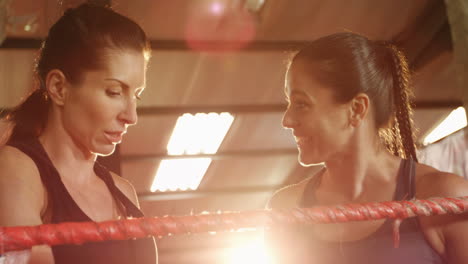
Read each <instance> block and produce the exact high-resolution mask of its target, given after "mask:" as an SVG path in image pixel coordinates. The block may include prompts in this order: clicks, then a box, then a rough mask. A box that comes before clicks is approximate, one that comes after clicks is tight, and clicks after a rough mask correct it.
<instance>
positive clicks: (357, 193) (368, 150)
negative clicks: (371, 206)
mask: <svg viewBox="0 0 468 264" xmlns="http://www.w3.org/2000/svg"><path fill="white" fill-rule="evenodd" d="M361 146H362V145H361ZM364 146H365V147H361V148H358V149H354V150H353V151H350V152H348V153H349V154H343V155H340V156H339V157H337V158H335V159H333V160H329V161H327V162H325V165H326V168H327V170H326V172H325V173H324V175H323V179H322V181H321V185H320V187H319V189H320V190H321V191H322V192H323V193H328V194H330V195H332V196H334V197H335V198H336V200H338V201H347V202H353V201H356V202H363V201H367V200H373V198H376V197H377V196H379V195H380V194H379V189H381V188H385V187H388V186H394V185H391V183H396V175H397V171H398V168H399V163H400V159H399V158H398V157H395V156H393V155H391V154H390V153H389V152H388V151H387V150H386V149H385V148H384V147H382V146H379V147H372V144H369V145H364ZM374 146H375V145H374ZM389 184H390V185H389ZM390 198H391V197H390Z"/></svg>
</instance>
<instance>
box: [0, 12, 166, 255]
mask: <svg viewBox="0 0 468 264" xmlns="http://www.w3.org/2000/svg"><path fill="white" fill-rule="evenodd" d="M150 51H151V48H150V46H149V41H148V39H147V37H146V35H145V33H144V31H143V30H142V29H141V27H140V26H139V25H137V24H136V23H135V22H134V21H132V20H131V19H129V18H127V17H125V16H122V15H120V14H118V13H116V12H115V11H113V10H112V9H111V8H109V7H103V6H98V5H93V4H89V3H86V4H82V5H80V6H78V7H76V8H72V9H69V10H67V11H66V12H65V13H64V15H63V16H62V17H61V18H60V19H59V20H58V21H57V22H56V23H55V24H54V25H53V26H52V27H51V28H50V31H49V33H48V35H47V37H46V39H45V40H44V42H43V44H42V47H41V49H40V52H39V56H38V58H37V61H36V65H35V66H36V67H35V73H36V79H37V82H36V83H37V87H35V90H33V92H32V93H31V94H30V95H29V96H27V97H26V99H25V100H24V101H23V103H21V104H20V105H18V106H17V107H16V108H14V109H13V110H12V111H11V112H10V113H9V114H8V116H7V117H6V119H7V121H8V122H10V125H11V130H10V132H9V134H8V137H7V141H6V144H4V145H3V146H2V147H0V226H29V225H39V224H47V223H60V222H80V221H105V220H112V219H119V218H123V217H142V216H143V214H142V212H141V211H140V209H139V205H138V200H137V197H136V195H135V190H134V188H133V186H132V185H131V184H130V183H129V182H128V181H126V180H125V179H123V178H121V177H119V176H117V175H115V174H113V173H111V172H110V171H108V170H107V169H106V168H105V167H103V166H102V165H100V164H99V163H98V162H96V158H97V156H105V155H110V154H112V153H113V151H114V150H115V147H116V145H117V144H119V143H120V142H121V140H122V137H123V135H124V134H125V133H126V131H127V129H128V128H129V127H130V126H132V125H135V124H136V122H137V114H136V102H137V100H138V99H140V96H141V93H142V92H143V89H144V88H145V83H146V67H147V63H148V60H149V57H150ZM25 256H26V257H29V262H28V263H32V264H34V263H43V264H44V263H47V264H50V263H55V264H61V263H67V264H73V263H88V264H89V263H122V264H123V263H143V264H149V263H151V264H155V263H156V262H157V255H156V248H155V243H154V240H153V239H152V238H147V239H138V240H128V241H106V242H99V243H87V244H83V245H60V246H52V247H48V246H37V247H33V248H32V249H31V250H30V251H27V252H23V253H11V254H10V253H7V254H6V256H3V257H2V258H7V260H6V263H13V262H14V263H25V262H24V261H25ZM9 258H10V259H9ZM12 258H15V259H12ZM2 261H3V259H1V260H0V262H2ZM2 263H3V262H2Z"/></svg>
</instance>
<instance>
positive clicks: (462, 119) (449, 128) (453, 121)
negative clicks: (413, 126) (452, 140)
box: [423, 106, 466, 145]
mask: <svg viewBox="0 0 468 264" xmlns="http://www.w3.org/2000/svg"><path fill="white" fill-rule="evenodd" d="M464 127H466V111H465V108H463V107H461V106H460V107H458V108H457V109H455V110H453V111H452V112H451V113H450V114H449V115H448V116H447V117H446V118H445V119H444V120H443V121H442V122H441V123H440V124H439V125H438V126H437V127H436V128H434V129H433V130H432V131H431V132H430V133H429V134H428V135H427V136H426V137H425V138H424V140H423V144H424V145H429V144H431V143H434V142H436V141H437V140H439V139H441V138H444V137H446V136H448V135H450V134H452V133H453V132H455V131H458V130H460V129H462V128H464Z"/></svg>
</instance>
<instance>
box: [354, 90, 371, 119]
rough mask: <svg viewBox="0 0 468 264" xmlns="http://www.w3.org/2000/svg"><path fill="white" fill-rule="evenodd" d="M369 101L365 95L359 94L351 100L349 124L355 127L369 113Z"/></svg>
mask: <svg viewBox="0 0 468 264" xmlns="http://www.w3.org/2000/svg"><path fill="white" fill-rule="evenodd" d="M369 103H370V99H369V96H367V94H364V93H359V94H357V95H356V96H355V97H354V98H353V99H352V100H351V105H350V117H349V123H350V125H351V126H354V127H357V126H358V125H359V124H360V123H361V122H362V120H364V118H365V117H366V116H367V113H368V112H369Z"/></svg>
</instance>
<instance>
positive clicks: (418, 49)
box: [393, 1, 451, 70]
mask: <svg viewBox="0 0 468 264" xmlns="http://www.w3.org/2000/svg"><path fill="white" fill-rule="evenodd" d="M447 25H448V24H447V15H446V11H445V5H444V2H443V1H432V2H429V3H428V5H427V6H426V7H425V9H424V11H423V12H421V14H420V15H419V16H418V17H417V18H416V19H415V22H414V23H412V24H410V26H408V27H407V28H405V29H404V30H403V31H402V32H400V34H398V35H397V36H395V37H394V39H393V41H394V42H395V43H397V44H398V46H399V47H400V48H401V49H403V51H404V52H405V54H406V56H407V58H408V62H409V64H410V66H412V69H413V70H416V69H415V67H414V66H415V65H418V67H422V66H423V65H422V64H421V63H420V62H418V60H419V58H420V57H421V56H423V55H425V53H426V50H427V49H429V48H431V47H432V46H434V45H436V44H437V43H436V42H435V40H437V37H438V36H440V35H441V33H444V28H445V27H446V26H447ZM443 36H444V37H445V38H446V39H448V42H450V40H451V39H450V34H444V35H443ZM439 40H440V38H439ZM436 46H437V45H436ZM446 48H447V46H438V49H437V50H438V51H439V52H442V51H443V50H444V49H446ZM448 48H449V49H451V45H448ZM432 58H433V57H432ZM426 61H427V60H426Z"/></svg>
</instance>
